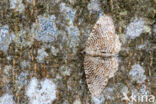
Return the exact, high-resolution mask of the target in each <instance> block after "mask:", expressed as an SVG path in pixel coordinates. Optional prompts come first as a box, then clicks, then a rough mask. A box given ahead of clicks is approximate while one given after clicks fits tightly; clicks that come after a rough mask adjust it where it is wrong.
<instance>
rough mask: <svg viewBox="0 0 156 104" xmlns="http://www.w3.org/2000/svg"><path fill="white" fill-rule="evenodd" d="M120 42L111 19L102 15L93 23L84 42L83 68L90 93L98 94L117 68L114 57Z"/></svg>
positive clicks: (116, 61)
mask: <svg viewBox="0 0 156 104" xmlns="http://www.w3.org/2000/svg"><path fill="white" fill-rule="evenodd" d="M120 47H121V43H120V41H119V37H118V35H116V34H115V28H114V24H113V20H112V19H111V17H110V16H107V15H104V16H102V17H100V18H99V19H98V21H97V22H96V24H95V25H94V27H93V29H92V31H91V33H90V36H89V37H88V40H87V42H86V47H85V52H86V55H85V57H84V69H85V74H86V81H87V84H88V88H89V90H90V92H91V94H92V95H94V96H99V95H100V94H101V92H102V91H103V89H104V88H105V86H106V85H107V82H108V80H109V79H110V78H111V77H113V76H114V73H115V72H116V71H117V70H118V60H117V58H116V57H115V55H116V54H118V52H119V51H120Z"/></svg>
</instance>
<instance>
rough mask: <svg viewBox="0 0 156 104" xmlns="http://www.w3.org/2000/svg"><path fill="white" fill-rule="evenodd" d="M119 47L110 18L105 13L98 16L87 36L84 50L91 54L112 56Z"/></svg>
mask: <svg viewBox="0 0 156 104" xmlns="http://www.w3.org/2000/svg"><path fill="white" fill-rule="evenodd" d="M120 47H121V43H120V41H119V37H118V35H116V34H115V28H114V24H113V20H112V18H111V17H110V16H107V15H104V16H102V17H100V18H99V20H98V21H97V22H96V24H95V25H94V27H93V29H92V32H91V33H90V36H89V37H88V40H87V42H86V47H85V52H86V53H87V54H89V55H92V56H107V55H108V56H109V55H111V56H112V55H115V54H117V53H118V52H119V51H120Z"/></svg>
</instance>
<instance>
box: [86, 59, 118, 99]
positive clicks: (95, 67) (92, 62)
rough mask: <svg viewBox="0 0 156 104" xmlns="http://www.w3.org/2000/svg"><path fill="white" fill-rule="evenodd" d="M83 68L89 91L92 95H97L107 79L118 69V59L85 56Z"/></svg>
mask: <svg viewBox="0 0 156 104" xmlns="http://www.w3.org/2000/svg"><path fill="white" fill-rule="evenodd" d="M84 68H85V74H86V81H87V84H88V89H89V91H90V92H91V94H92V95H93V96H99V95H100V94H101V92H102V91H103V89H104V88H105V86H106V85H107V82H108V79H109V78H112V77H113V76H114V73H115V72H116V71H117V70H118V61H117V59H116V57H109V58H107V59H105V58H102V57H92V56H85V58H84Z"/></svg>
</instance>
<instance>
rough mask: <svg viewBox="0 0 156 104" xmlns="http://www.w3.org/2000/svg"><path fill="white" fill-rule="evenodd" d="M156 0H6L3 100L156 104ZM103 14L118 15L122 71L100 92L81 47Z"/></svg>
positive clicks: (10, 103) (0, 51) (0, 67)
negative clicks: (90, 83)
mask: <svg viewBox="0 0 156 104" xmlns="http://www.w3.org/2000/svg"><path fill="white" fill-rule="evenodd" d="M155 5H156V0H1V1H0V104H51V103H52V104H155V103H156V100H155V98H153V97H155V96H156V62H155V60H156V44H155V43H156V41H155V39H156V6H155ZM103 14H108V15H110V16H112V19H113V21H114V24H115V28H116V33H117V34H118V36H119V38H120V41H121V43H122V47H121V51H120V52H119V70H118V71H117V72H116V73H115V76H114V77H113V78H111V79H109V81H108V84H107V86H106V88H105V89H104V91H103V93H102V94H101V96H100V97H99V98H95V97H94V96H91V94H90V92H89V90H88V87H87V84H86V78H85V73H84V66H83V60H84V55H83V54H82V50H83V49H84V47H85V42H86V40H87V38H88V36H89V34H90V32H91V30H92V27H93V26H94V24H95V23H96V21H97V19H98V18H99V17H100V16H102V15H103ZM110 44H111V43H110ZM142 96H144V98H143V100H142V99H141V97H142ZM153 99H154V100H153Z"/></svg>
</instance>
